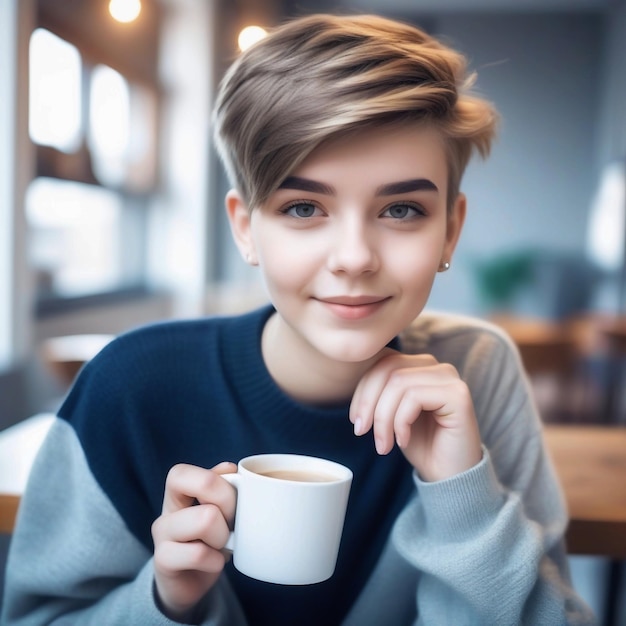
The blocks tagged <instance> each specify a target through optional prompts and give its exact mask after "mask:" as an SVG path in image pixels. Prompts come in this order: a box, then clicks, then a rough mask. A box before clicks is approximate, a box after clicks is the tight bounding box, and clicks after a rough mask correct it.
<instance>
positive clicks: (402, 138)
mask: <svg viewBox="0 0 626 626" xmlns="http://www.w3.org/2000/svg"><path fill="white" fill-rule="evenodd" d="M446 156H447V155H446V145H445V140H444V138H443V136H442V135H441V133H440V132H439V131H437V129H435V128H433V127H431V126H426V125H416V124H410V125H409V124H406V125H396V126H391V127H376V128H368V129H359V130H356V131H353V132H350V133H348V134H345V135H342V136H340V137H335V138H332V139H329V140H327V141H326V142H324V143H322V144H321V145H320V146H318V147H317V148H316V149H315V150H313V151H312V152H311V154H309V155H308V157H307V158H306V159H305V160H304V161H303V162H302V163H301V164H300V165H299V166H298V167H297V168H296V169H295V170H294V171H293V172H292V174H293V175H295V176H303V177H306V178H311V179H314V180H322V181H324V180H330V179H333V180H337V179H339V180H341V179H349V178H350V179H351V178H352V177H357V178H358V179H360V180H361V181H362V183H361V184H363V185H368V186H369V185H370V184H371V186H378V185H380V184H383V183H385V182H389V181H393V180H405V179H409V178H415V177H420V178H428V179H430V180H432V181H433V182H435V183H436V184H437V186H438V187H439V188H441V189H443V188H444V187H445V184H446V182H447V177H448V163H447V158H446Z"/></svg>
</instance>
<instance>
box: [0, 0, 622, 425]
mask: <svg viewBox="0 0 626 626" xmlns="http://www.w3.org/2000/svg"><path fill="white" fill-rule="evenodd" d="M1 5H2V6H1V8H0V11H1V12H2V13H1V14H0V24H1V26H0V28H1V29H2V33H0V41H1V43H0V46H2V54H1V55H0V58H1V59H2V61H1V62H2V64H3V65H2V66H1V69H2V72H1V73H0V81H1V83H2V84H1V85H0V93H1V94H2V97H1V101H0V113H1V115H0V136H2V138H3V140H2V142H1V145H0V193H1V195H2V201H1V202H0V211H1V212H0V380H4V381H5V384H4V385H3V386H0V427H3V426H6V425H8V424H9V423H10V422H14V421H17V420H19V419H21V418H22V417H24V416H26V415H28V414H31V413H33V412H34V411H36V410H37V409H38V408H39V406H38V404H39V403H41V402H42V401H43V402H45V401H47V399H48V398H47V397H44V396H46V393H44V392H45V390H44V389H36V390H35V391H33V389H32V383H33V379H34V378H37V372H36V370H37V367H38V364H39V363H40V361H41V355H42V350H43V349H44V348H45V347H46V346H44V344H45V342H46V341H47V340H48V339H50V338H57V337H59V336H67V335H76V334H80V335H85V334H88V335H105V336H109V335H114V334H117V333H119V332H122V331H124V330H126V329H128V328H131V327H133V326H136V325H139V324H143V323H146V322H150V321H153V320H156V319H163V318H167V317H181V316H191V315H203V314H207V313H213V312H221V311H238V310H242V309H245V308H249V307H250V306H254V305H256V304H257V303H258V302H260V301H263V300H264V295H263V290H262V287H261V286H260V285H259V283H258V276H257V273H256V272H255V271H252V270H250V269H249V268H248V267H247V266H246V265H245V264H244V263H243V262H242V261H241V260H240V258H239V255H238V254H237V252H236V251H235V248H234V245H233V244H232V243H231V240H230V235H229V233H228V227H227V224H226V220H225V216H224V211H223V197H224V193H225V191H226V190H227V189H228V182H227V180H226V179H225V176H224V173H223V171H222V169H221V165H220V163H219V162H218V160H217V159H216V156H215V154H214V152H213V148H212V145H211V128H210V113H211V105H212V100H213V97H214V93H215V90H216V85H217V83H218V81H219V79H220V77H221V75H222V73H223V71H224V69H225V68H226V67H227V66H228V64H229V63H230V62H231V61H232V60H233V59H234V58H235V56H236V55H237V54H238V52H239V43H238V39H239V35H240V33H241V31H242V29H244V28H245V27H249V26H254V25H256V26H259V27H264V28H267V27H271V26H273V25H275V24H277V23H279V22H280V21H283V20H284V19H286V18H288V17H290V16H295V15H301V14H305V13H308V12H313V11H329V12H340V13H354V12H376V13H380V14H384V15H388V16H391V17H395V18H399V19H402V20H407V21H412V22H414V23H417V24H419V25H420V26H422V27H423V28H425V29H426V30H428V31H429V32H431V33H433V34H435V35H438V36H441V37H443V38H444V39H445V40H446V41H448V42H449V43H451V44H452V45H454V46H456V47H457V48H459V49H460V50H462V51H463V52H465V53H466V54H467V56H468V59H469V62H470V66H471V68H472V69H475V70H477V71H478V82H477V85H476V87H477V90H478V91H479V92H481V93H482V94H484V95H485V96H487V97H488V98H490V99H491V100H492V101H493V102H494V103H495V104H496V105H497V107H498V109H499V110H500V112H501V114H502V124H501V131H500V135H499V137H498V139H497V141H496V144H495V147H494V150H493V154H492V156H491V158H490V159H489V160H488V161H487V162H481V161H480V160H477V161H475V162H473V163H472V164H471V165H470V167H469V169H468V171H467V174H466V176H465V179H464V184H463V188H464V191H465V192H466V194H467V196H468V201H469V214H468V220H467V225H466V228H465V232H464V235H463V237H462V239H461V243H460V246H459V249H458V252H457V254H456V256H455V259H454V263H453V269H452V271H450V272H448V273H447V274H445V275H442V276H440V277H439V278H438V280H437V281H436V284H435V288H434V292H433V295H432V299H431V301H430V303H429V306H430V307H431V308H435V309H446V310H453V311H458V312H461V313H468V314H474V315H480V316H486V317H498V319H503V320H505V321H507V322H508V321H509V320H510V318H511V317H513V318H514V321H515V322H517V321H519V319H520V318H521V319H523V320H529V319H532V320H543V321H553V322H554V321H557V322H560V321H562V320H568V321H569V320H571V319H573V318H580V316H581V315H583V314H589V313H593V314H609V315H613V314H617V313H618V312H619V311H621V308H622V305H623V302H622V300H623V297H622V291H623V287H622V284H621V283H622V273H623V266H624V207H625V200H624V171H625V161H624V157H625V156H626V107H625V106H624V102H625V101H626V73H625V72H624V71H623V69H624V68H623V62H624V60H626V6H625V2H624V1H611V0H515V1H513V0H506V1H505V0H500V1H499V0H462V1H461V0H385V1H382V0H342V1H331V0H316V1H315V2H307V1H306V0H300V1H298V2H295V1H294V2H292V1H289V0H266V1H264V2H258V1H253V0H228V1H227V0H223V1H221V0H212V1H198V0H142V1H141V2H139V1H138V0H114V1H113V2H110V0H64V1H63V2H58V1H57V0H20V1H19V2H18V1H17V0H4V1H3V2H2V3H1ZM116 9H117V10H118V11H122V12H123V11H127V12H129V16H126V15H121V16H120V15H117V19H116V13H115V11H116ZM137 10H139V12H138V13H137ZM133 11H135V13H133ZM119 20H127V21H119ZM542 328H543V327H542ZM105 338H106V337H105ZM105 338H103V339H105ZM92 345H93V344H92ZM96 345H97V342H96ZM68 349H69V348H68ZM86 349H87V350H89V348H86ZM25 370H26V375H24V372H25ZM6 381H9V382H10V384H7V382H6ZM38 384H39V387H41V381H40V380H38ZM0 385H1V383H0ZM29 385H31V386H30V387H29ZM20 394H21V395H20Z"/></svg>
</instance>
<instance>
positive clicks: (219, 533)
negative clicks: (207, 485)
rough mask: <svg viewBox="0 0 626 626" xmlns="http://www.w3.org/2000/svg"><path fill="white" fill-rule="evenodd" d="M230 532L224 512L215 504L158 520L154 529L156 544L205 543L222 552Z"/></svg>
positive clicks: (176, 513) (182, 511)
mask: <svg viewBox="0 0 626 626" xmlns="http://www.w3.org/2000/svg"><path fill="white" fill-rule="evenodd" d="M229 533H230V530H229V528H228V522H227V521H226V519H225V518H224V515H223V513H222V511H221V510H220V509H219V507H217V506H216V505H214V504H200V505H198V506H190V507H187V508H184V509H180V510H179V511H175V512H174V513H171V514H169V515H162V516H161V517H160V518H158V519H157V520H156V521H155V522H154V524H153V528H152V535H153V537H154V540H155V543H160V542H163V541H175V542H180V543H184V542H188V541H198V540H200V541H203V542H204V543H206V544H207V545H209V546H211V547H213V548H216V549H217V550H221V549H222V548H223V547H224V546H225V545H226V542H227V541H228V537H229Z"/></svg>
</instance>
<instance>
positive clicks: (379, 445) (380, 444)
mask: <svg viewBox="0 0 626 626" xmlns="http://www.w3.org/2000/svg"><path fill="white" fill-rule="evenodd" d="M374 444H375V445H376V452H378V454H384V453H385V448H384V445H383V440H382V439H379V438H378V437H376V439H375V440H374Z"/></svg>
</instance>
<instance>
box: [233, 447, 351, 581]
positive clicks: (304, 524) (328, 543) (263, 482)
mask: <svg viewBox="0 0 626 626" xmlns="http://www.w3.org/2000/svg"><path fill="white" fill-rule="evenodd" d="M224 478H225V479H226V480H228V482H230V483H231V484H232V485H233V486H234V487H235V488H236V489H237V510H236V513H235V529H234V531H233V533H232V534H231V537H230V539H229V540H228V544H227V545H226V548H227V549H230V550H232V551H233V563H234V565H235V567H236V568H237V569H238V570H239V571H240V572H242V573H243V574H246V575H247V576H250V577H252V578H256V579H257V580H262V581H266V582H271V583H279V584H283V585H308V584H313V583H318V582H322V581H324V580H327V579H328V578H330V577H331V576H332V574H333V572H334V571H335V565H336V562H337V553H338V551H339V543H340V542H341V534H342V531H343V522H344V518H345V514H346V507H347V504H348V496H349V493H350V486H351V484H352V472H351V471H350V470H349V469H348V468H347V467H344V466H343V465H340V464H339V463H335V462H333V461H328V460H326V459H319V458H315V457H310V456H302V455H296V454H260V455H256V456H249V457H246V458H245V459H242V460H241V461H239V464H238V468H237V473H236V474H225V475H224Z"/></svg>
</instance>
